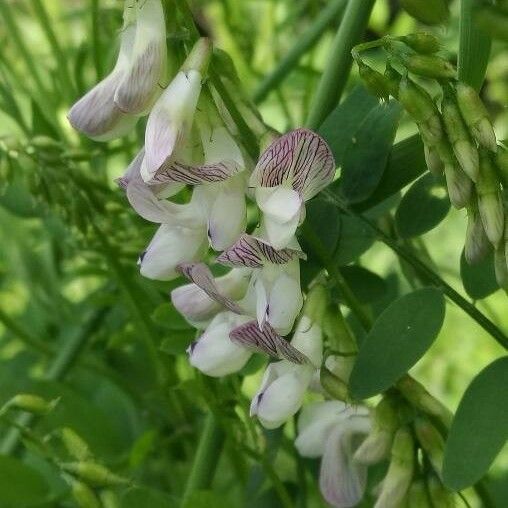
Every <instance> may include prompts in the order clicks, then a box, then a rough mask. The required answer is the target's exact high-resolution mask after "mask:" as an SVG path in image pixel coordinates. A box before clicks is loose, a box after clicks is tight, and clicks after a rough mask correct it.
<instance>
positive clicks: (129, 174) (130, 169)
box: [115, 147, 145, 190]
mask: <svg viewBox="0 0 508 508" xmlns="http://www.w3.org/2000/svg"><path fill="white" fill-rule="evenodd" d="M144 158H145V147H143V148H142V149H141V150H140V151H139V152H138V153H137V155H136V157H134V159H133V160H132V162H131V163H130V164H129V165H128V166H127V169H126V170H125V171H124V174H123V175H122V176H121V177H120V178H117V179H116V180H115V182H116V183H117V184H118V186H119V187H120V188H121V189H123V190H127V185H129V182H130V181H131V180H141V173H140V171H141V164H142V162H143V159H144Z"/></svg>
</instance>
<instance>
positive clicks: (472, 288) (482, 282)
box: [460, 251, 499, 300]
mask: <svg viewBox="0 0 508 508" xmlns="http://www.w3.org/2000/svg"><path fill="white" fill-rule="evenodd" d="M460 277H461V278H462V285H463V286H464V289H465V290H466V293H467V294H468V295H469V296H470V297H471V298H472V299H473V300H481V299H482V298H485V297H487V296H489V295H491V294H492V293H494V292H495V291H497V290H498V289H499V285H498V283H497V281H496V273H495V271H494V254H493V252H491V253H490V254H489V255H488V256H486V257H485V259H483V260H482V261H480V262H479V263H475V264H474V265H470V264H469V263H468V262H467V261H466V257H465V255H464V251H462V254H461V256H460Z"/></svg>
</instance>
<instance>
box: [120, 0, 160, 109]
mask: <svg viewBox="0 0 508 508" xmlns="http://www.w3.org/2000/svg"><path fill="white" fill-rule="evenodd" d="M165 62H166V26H165V22H164V11H163V10H162V5H161V2H160V0H145V1H144V2H142V3H138V7H137V16H136V37H135V40H134V46H133V49H132V54H131V57H130V65H129V67H128V68H127V69H126V72H125V74H124V76H123V79H122V81H121V83H120V84H119V86H118V88H117V89H116V93H115V97H114V101H115V104H116V105H117V106H118V108H119V109H120V110H122V111H124V112H126V113H130V114H133V115H139V114H142V113H143V112H144V111H146V110H147V109H148V108H149V107H150V106H151V103H152V101H153V99H154V98H155V96H156V94H157V93H158V91H159V81H160V80H161V78H162V77H163V73H164V68H165Z"/></svg>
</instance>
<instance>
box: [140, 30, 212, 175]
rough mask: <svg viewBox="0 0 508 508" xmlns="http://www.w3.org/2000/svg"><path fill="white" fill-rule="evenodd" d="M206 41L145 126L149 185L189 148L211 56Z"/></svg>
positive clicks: (144, 167)
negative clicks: (204, 77)
mask: <svg viewBox="0 0 508 508" xmlns="http://www.w3.org/2000/svg"><path fill="white" fill-rule="evenodd" d="M211 50H212V47H211V42H210V40H209V39H206V38H201V39H199V40H198V41H197V42H196V44H195V45H194V47H193V48H192V51H191V52H190V53H189V56H188V57H187V59H186V60H185V62H184V64H183V65H182V67H181V69H180V71H179V72H178V74H177V75H176V76H175V77H174V78H173V80H172V81H171V83H170V84H169V85H168V87H167V88H166V89H165V90H164V92H163V93H162V95H161V96H160V97H159V99H158V100H157V102H156V103H155V105H154V107H153V109H152V111H151V112H150V115H149V117H148V122H147V124H146V131H145V158H144V161H143V165H142V167H141V175H142V177H143V180H145V182H150V181H151V180H152V179H153V177H154V175H155V174H156V173H157V171H159V170H160V169H161V168H162V167H163V166H164V165H165V164H169V163H170V162H171V161H178V159H179V156H180V155H181V154H182V152H184V151H185V150H186V149H187V148H188V146H186V142H187V141H188V137H189V134H190V131H191V127H192V123H193V119H194V114H195V111H196V106H197V103H198V99H199V95H200V93H201V83H202V80H203V75H204V73H205V72H206V68H207V66H208V61H209V59H210V55H211Z"/></svg>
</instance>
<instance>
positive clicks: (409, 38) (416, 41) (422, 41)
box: [398, 32, 441, 54]
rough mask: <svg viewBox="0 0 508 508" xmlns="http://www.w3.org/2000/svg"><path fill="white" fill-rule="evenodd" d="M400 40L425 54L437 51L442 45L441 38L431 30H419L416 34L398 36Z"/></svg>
mask: <svg viewBox="0 0 508 508" xmlns="http://www.w3.org/2000/svg"><path fill="white" fill-rule="evenodd" d="M398 40H399V41H402V42H403V43H404V44H407V45H408V46H409V47H410V48H411V49H414V50H415V51H416V52H417V53H423V54H431V53H436V52H437V51H439V49H440V47H441V45H440V43H439V39H438V38H437V37H436V36H435V35H434V34H432V33H430V32H417V33H415V34H409V35H405V36H403V37H398Z"/></svg>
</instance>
